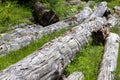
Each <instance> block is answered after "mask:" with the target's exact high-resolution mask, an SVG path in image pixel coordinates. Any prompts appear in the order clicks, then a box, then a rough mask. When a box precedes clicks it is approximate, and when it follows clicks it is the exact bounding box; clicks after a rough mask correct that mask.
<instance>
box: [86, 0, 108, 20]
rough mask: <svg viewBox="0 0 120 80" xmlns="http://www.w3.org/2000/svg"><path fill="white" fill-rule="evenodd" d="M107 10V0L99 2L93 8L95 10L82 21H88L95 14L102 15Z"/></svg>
mask: <svg viewBox="0 0 120 80" xmlns="http://www.w3.org/2000/svg"><path fill="white" fill-rule="evenodd" d="M106 10H107V2H101V3H100V4H99V5H98V6H97V7H96V9H95V11H94V12H93V13H92V14H91V16H90V17H89V18H88V19H86V20H85V21H84V22H89V21H90V20H93V19H94V18H95V17H96V16H98V17H102V16H103V15H104V13H105V12H106Z"/></svg>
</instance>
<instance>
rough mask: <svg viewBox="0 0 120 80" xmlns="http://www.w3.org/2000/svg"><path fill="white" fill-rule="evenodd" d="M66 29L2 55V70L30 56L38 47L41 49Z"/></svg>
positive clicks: (0, 61)
mask: <svg viewBox="0 0 120 80" xmlns="http://www.w3.org/2000/svg"><path fill="white" fill-rule="evenodd" d="M65 32H66V29H62V30H60V31H58V32H56V33H54V34H47V35H45V36H43V37H42V38H40V39H39V40H37V41H32V42H31V44H30V45H28V46H25V47H23V48H21V49H19V50H17V51H12V52H10V53H9V54H7V55H6V56H3V57H0V70H2V69H5V68H6V67H8V66H10V65H12V64H14V63H16V62H18V61H19V60H21V59H23V58H24V57H26V56H28V55H29V54H31V53H32V52H34V51H35V50H37V49H40V47H42V46H43V45H44V44H45V43H46V42H49V41H50V40H52V39H54V38H56V37H59V36H60V35H61V34H63V33H65Z"/></svg>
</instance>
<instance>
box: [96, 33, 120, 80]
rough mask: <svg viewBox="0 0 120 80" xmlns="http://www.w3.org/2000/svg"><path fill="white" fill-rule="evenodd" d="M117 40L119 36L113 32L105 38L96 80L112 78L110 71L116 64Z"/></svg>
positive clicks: (113, 69) (111, 79)
mask: <svg viewBox="0 0 120 80" xmlns="http://www.w3.org/2000/svg"><path fill="white" fill-rule="evenodd" d="M119 40H120V38H119V36H118V35H117V34H114V33H110V35H109V37H108V38H107V40H106V41H107V42H106V45H105V50H104V55H103V60H102V62H101V65H100V70H99V74H98V78H97V80H114V74H112V72H113V71H115V70H116V66H117V58H118V49H119V43H118V42H119Z"/></svg>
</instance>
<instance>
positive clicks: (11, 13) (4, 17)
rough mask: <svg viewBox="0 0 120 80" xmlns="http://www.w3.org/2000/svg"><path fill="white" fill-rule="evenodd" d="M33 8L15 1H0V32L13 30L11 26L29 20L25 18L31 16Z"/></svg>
mask: <svg viewBox="0 0 120 80" xmlns="http://www.w3.org/2000/svg"><path fill="white" fill-rule="evenodd" d="M31 16H32V14H31V10H30V9H29V8H24V7H23V6H19V5H17V4H16V3H15V2H5V3H0V32H5V31H8V30H11V28H12V27H11V26H12V25H15V24H19V23H23V22H24V23H25V22H29V21H28V20H27V19H25V18H29V17H31Z"/></svg>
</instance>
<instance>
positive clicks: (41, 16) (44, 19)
mask: <svg viewBox="0 0 120 80" xmlns="http://www.w3.org/2000/svg"><path fill="white" fill-rule="evenodd" d="M33 10H34V11H33V17H34V20H35V22H36V23H39V24H40V25H42V26H48V25H50V24H53V23H56V22H58V21H59V17H58V16H57V15H56V14H55V12H54V11H52V10H49V9H46V8H44V6H43V5H42V4H41V3H40V2H35V3H34V5H33Z"/></svg>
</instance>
